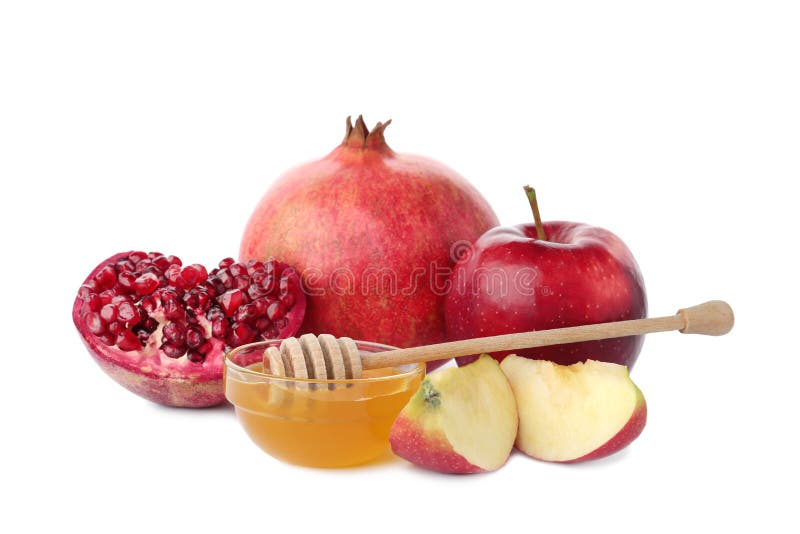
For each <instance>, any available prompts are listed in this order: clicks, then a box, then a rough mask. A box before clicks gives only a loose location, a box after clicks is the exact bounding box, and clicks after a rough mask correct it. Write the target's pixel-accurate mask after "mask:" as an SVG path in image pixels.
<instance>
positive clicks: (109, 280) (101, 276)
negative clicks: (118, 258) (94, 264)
mask: <svg viewBox="0 0 800 534" xmlns="http://www.w3.org/2000/svg"><path fill="white" fill-rule="evenodd" d="M94 280H95V282H96V283H97V287H98V289H110V288H112V287H114V284H116V283H117V270H116V269H115V268H114V265H112V264H110V263H109V264H108V265H106V266H105V267H103V268H102V269H100V270H99V271H98V272H97V274H95V275H94Z"/></svg>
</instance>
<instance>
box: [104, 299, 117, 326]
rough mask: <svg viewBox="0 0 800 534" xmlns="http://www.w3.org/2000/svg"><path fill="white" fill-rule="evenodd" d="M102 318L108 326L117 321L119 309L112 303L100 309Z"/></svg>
mask: <svg viewBox="0 0 800 534" xmlns="http://www.w3.org/2000/svg"><path fill="white" fill-rule="evenodd" d="M100 317H101V318H102V319H103V321H105V323H106V324H108V323H110V322H112V321H116V320H117V307H116V306H115V305H113V304H111V303H110V302H109V303H108V304H106V305H105V306H103V307H102V308H101V309H100Z"/></svg>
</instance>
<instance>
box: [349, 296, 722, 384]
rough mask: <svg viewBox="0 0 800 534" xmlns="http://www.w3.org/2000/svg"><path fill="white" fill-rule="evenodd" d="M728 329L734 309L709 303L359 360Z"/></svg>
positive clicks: (375, 365)
mask: <svg viewBox="0 0 800 534" xmlns="http://www.w3.org/2000/svg"><path fill="white" fill-rule="evenodd" d="M731 328H733V310H732V309H731V307H730V306H729V305H728V304H727V303H726V302H723V301H721V300H711V301H708V302H704V303H703V304H698V305H697V306H692V307H690V308H684V309H681V310H678V313H676V314H675V315H670V316H666V317H653V318H650V319H633V320H630V321H618V322H613V323H600V324H590V325H584V326H571V327H567V328H555V329H553V330H537V331H534V332H520V333H517V334H505V335H501V336H490V337H479V338H475V339H465V340H463V341H451V342H449V343H439V344H436V345H426V346H422V347H413V348H409V349H396V350H389V351H386V352H376V353H373V354H365V355H363V356H362V357H361V365H362V366H363V368H364V369H379V368H382V367H394V366H397V365H405V364H409V363H415V362H429V361H433V360H444V359H447V358H455V357H457V356H469V355H471V354H481V353H484V352H498V351H505V350H519V349H528V348H533V347H544V346H546V345H560V344H562V343H577V342H580V341H596V340H598V339H610V338H615V337H625V336H638V335H641V334H651V333H655V332H668V331H671V330H678V331H679V332H681V333H683V334H705V335H709V336H721V335H723V334H727V333H728V332H729V331H730V330H731Z"/></svg>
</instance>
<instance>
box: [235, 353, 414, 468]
mask: <svg viewBox="0 0 800 534" xmlns="http://www.w3.org/2000/svg"><path fill="white" fill-rule="evenodd" d="M280 343H281V340H269V341H262V342H258V343H251V344H248V345H242V346H241V347H238V348H236V349H233V350H232V351H230V352H229V353H228V354H226V355H225V370H224V372H225V396H226V397H227V399H228V400H229V401H230V402H231V404H233V405H234V407H235V408H236V416H237V419H238V420H239V422H240V423H241V425H242V427H244V429H245V431H246V432H247V434H248V435H249V436H250V438H251V439H252V440H253V441H254V442H255V443H256V445H258V446H259V447H260V448H261V449H262V450H264V451H265V452H266V453H267V454H269V455H271V456H273V457H275V458H278V459H279V460H282V461H284V462H288V463H292V464H297V465H303V466H309V467H345V466H350V465H357V464H362V463H365V462H368V461H370V460H373V459H375V458H377V457H379V456H381V455H382V454H383V453H384V452H385V451H386V449H387V447H388V446H389V430H390V429H391V427H392V423H394V420H395V418H396V417H397V414H398V413H400V410H401V409H402V408H403V407H404V406H405V405H406V403H407V402H408V400H409V399H410V398H411V395H413V394H414V392H416V390H417V389H418V388H419V385H420V383H421V382H422V379H423V378H424V376H425V364H424V363H420V364H411V365H406V366H402V367H397V368H391V369H376V370H365V371H364V377H363V378H359V379H352V380H310V379H299V378H286V377H281V376H276V375H272V374H270V372H269V368H268V367H267V368H266V369H265V368H264V364H263V363H262V358H263V355H264V351H265V350H266V348H267V347H268V346H270V345H272V346H275V347H278V346H280ZM356 346H358V349H359V351H360V352H361V354H368V353H373V352H382V351H385V350H391V349H393V348H394V347H390V346H388V345H381V344H379V343H370V342H366V341H356ZM267 365H268V364H267Z"/></svg>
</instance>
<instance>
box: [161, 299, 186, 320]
mask: <svg viewBox="0 0 800 534" xmlns="http://www.w3.org/2000/svg"><path fill="white" fill-rule="evenodd" d="M164 317H166V318H167V319H169V320H170V321H181V322H183V321H185V320H186V311H185V310H184V309H183V306H181V305H180V304H178V302H177V301H176V300H169V301H167V302H165V303H164Z"/></svg>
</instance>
